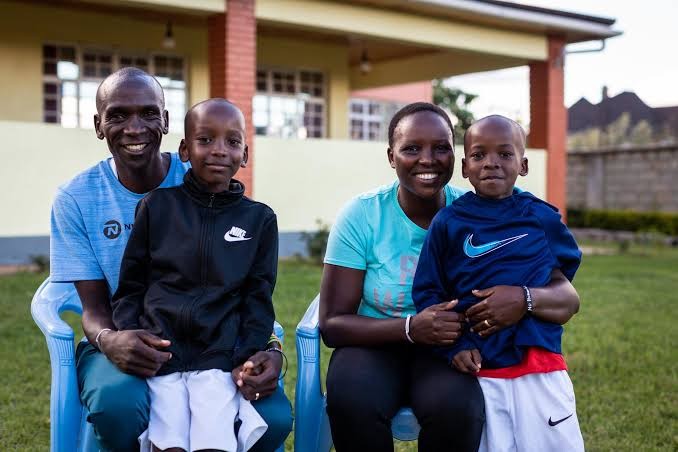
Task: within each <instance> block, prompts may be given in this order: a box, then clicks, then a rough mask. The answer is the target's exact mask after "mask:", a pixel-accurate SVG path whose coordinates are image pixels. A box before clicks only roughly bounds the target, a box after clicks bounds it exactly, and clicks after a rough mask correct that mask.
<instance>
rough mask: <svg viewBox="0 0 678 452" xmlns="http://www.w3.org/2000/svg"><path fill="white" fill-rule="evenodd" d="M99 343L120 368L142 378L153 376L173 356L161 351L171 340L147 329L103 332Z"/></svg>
mask: <svg viewBox="0 0 678 452" xmlns="http://www.w3.org/2000/svg"><path fill="white" fill-rule="evenodd" d="M99 343H100V344H101V352H102V353H103V354H104V355H106V357H107V358H108V359H109V360H110V361H111V362H112V363H113V364H115V366H116V367H117V368H118V369H120V370H122V371H123V372H125V373H127V374H132V375H136V376H138V377H142V378H149V377H153V376H154V375H155V374H156V372H158V370H159V369H160V366H162V365H163V364H164V363H165V362H167V361H169V360H170V359H171V358H172V354H171V353H169V352H164V351H161V349H163V348H167V347H169V346H170V341H168V340H165V339H161V338H159V337H158V336H155V335H153V334H151V333H149V332H148V331H146V330H124V331H111V332H109V333H107V334H102V335H101V339H100V340H99Z"/></svg>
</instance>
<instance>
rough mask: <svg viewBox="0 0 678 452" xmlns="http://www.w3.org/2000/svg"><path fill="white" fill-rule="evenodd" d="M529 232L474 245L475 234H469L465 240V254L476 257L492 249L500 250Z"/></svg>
mask: <svg viewBox="0 0 678 452" xmlns="http://www.w3.org/2000/svg"><path fill="white" fill-rule="evenodd" d="M526 235H527V234H521V235H516V236H515V237H509V238H507V239H504V240H495V241H494V242H489V243H485V244H484V245H474V244H473V243H471V240H472V239H473V234H469V235H468V236H467V237H466V240H465V241H464V254H466V255H467V256H468V257H470V258H476V257H480V256H484V255H486V254H488V253H491V252H492V251H495V250H498V249H499V248H501V247H504V246H506V245H508V244H509V243H513V242H515V241H516V240H520V239H522V238H523V237H525V236H526Z"/></svg>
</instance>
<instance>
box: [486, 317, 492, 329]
mask: <svg viewBox="0 0 678 452" xmlns="http://www.w3.org/2000/svg"><path fill="white" fill-rule="evenodd" d="M485 326H486V327H488V328H489V327H491V326H492V324H490V321H489V320H488V319H485Z"/></svg>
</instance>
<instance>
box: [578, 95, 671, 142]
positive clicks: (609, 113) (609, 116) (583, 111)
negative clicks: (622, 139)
mask: <svg viewBox="0 0 678 452" xmlns="http://www.w3.org/2000/svg"><path fill="white" fill-rule="evenodd" d="M624 113H628V114H629V129H632V128H633V127H634V126H636V125H637V124H638V123H640V122H642V121H645V122H647V123H648V124H649V125H650V126H651V127H652V130H654V131H655V132H656V133H658V134H664V135H670V136H673V137H678V106H674V107H658V108H653V107H650V106H648V105H647V104H646V103H645V102H643V100H642V99H641V98H640V97H638V95H637V94H636V93H634V92H631V91H624V92H622V93H619V94H617V95H616V96H609V95H608V91H607V87H603V90H602V98H601V100H600V102H599V103H597V104H593V103H591V102H589V101H588V99H586V98H585V97H582V98H581V99H579V100H578V101H577V102H575V103H574V104H572V106H571V107H570V108H568V110H567V118H568V119H567V121H568V122H567V124H568V126H567V131H568V133H569V134H573V133H577V132H583V131H585V130H587V129H592V128H595V129H600V130H604V129H605V128H606V127H608V126H609V125H610V124H612V123H613V122H615V121H616V120H617V119H619V117H620V116H621V115H622V114H624Z"/></svg>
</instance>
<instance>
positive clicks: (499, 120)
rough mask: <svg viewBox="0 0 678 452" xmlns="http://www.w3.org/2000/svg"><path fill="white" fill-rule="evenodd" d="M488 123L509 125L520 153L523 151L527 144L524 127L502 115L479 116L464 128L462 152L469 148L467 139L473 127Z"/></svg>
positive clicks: (470, 135)
mask: <svg viewBox="0 0 678 452" xmlns="http://www.w3.org/2000/svg"><path fill="white" fill-rule="evenodd" d="M490 124H492V125H496V126H499V127H510V128H511V130H512V131H513V138H514V140H515V142H516V143H517V144H518V148H519V149H520V151H521V152H522V153H525V146H526V145H527V137H526V134H525V129H523V127H522V126H521V125H520V124H518V123H517V122H515V121H514V120H513V119H510V118H507V117H506V116H502V115H490V116H485V117H484V118H481V119H479V120H477V121H476V122H474V123H473V124H471V126H470V127H469V128H468V129H467V130H466V133H465V134H464V152H467V151H468V150H469V139H470V138H471V137H472V136H473V133H475V129H477V128H480V127H482V126H484V125H490Z"/></svg>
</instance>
